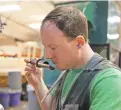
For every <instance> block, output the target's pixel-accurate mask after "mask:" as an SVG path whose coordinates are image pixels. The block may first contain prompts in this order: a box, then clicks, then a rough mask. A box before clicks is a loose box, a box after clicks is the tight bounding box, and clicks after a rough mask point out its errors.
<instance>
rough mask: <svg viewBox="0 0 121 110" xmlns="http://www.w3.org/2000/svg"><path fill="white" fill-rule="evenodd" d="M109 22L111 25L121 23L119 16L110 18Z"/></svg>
mask: <svg viewBox="0 0 121 110" xmlns="http://www.w3.org/2000/svg"><path fill="white" fill-rule="evenodd" d="M108 22H109V23H119V22H120V17H119V16H112V17H108Z"/></svg>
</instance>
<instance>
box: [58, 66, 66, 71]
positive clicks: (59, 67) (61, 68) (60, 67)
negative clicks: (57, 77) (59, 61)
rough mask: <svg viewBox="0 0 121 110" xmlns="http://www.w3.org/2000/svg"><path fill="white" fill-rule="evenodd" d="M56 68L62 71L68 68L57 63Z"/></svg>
mask: <svg viewBox="0 0 121 110" xmlns="http://www.w3.org/2000/svg"><path fill="white" fill-rule="evenodd" d="M56 68H57V69H58V70H60V71H63V70H67V68H65V67H62V66H60V65H56Z"/></svg>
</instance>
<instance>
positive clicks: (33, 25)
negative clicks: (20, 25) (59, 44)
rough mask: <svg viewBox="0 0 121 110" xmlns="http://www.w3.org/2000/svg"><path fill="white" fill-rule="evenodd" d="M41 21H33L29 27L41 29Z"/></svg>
mask: <svg viewBox="0 0 121 110" xmlns="http://www.w3.org/2000/svg"><path fill="white" fill-rule="evenodd" d="M40 26H41V23H32V24H29V27H31V28H34V29H40Z"/></svg>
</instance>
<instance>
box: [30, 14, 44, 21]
mask: <svg viewBox="0 0 121 110" xmlns="http://www.w3.org/2000/svg"><path fill="white" fill-rule="evenodd" d="M45 16H46V15H32V16H30V18H31V19H33V20H43V19H44V18H45Z"/></svg>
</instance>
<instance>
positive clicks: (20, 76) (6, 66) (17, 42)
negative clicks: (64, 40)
mask: <svg viewBox="0 0 121 110" xmlns="http://www.w3.org/2000/svg"><path fill="white" fill-rule="evenodd" d="M61 5H67V6H74V7H77V8H78V9H80V10H81V11H82V12H83V13H84V14H85V15H86V16H87V19H88V24H89V43H90V46H91V47H92V49H93V50H94V51H95V52H97V53H99V54H100V55H102V56H104V57H105V58H107V59H109V60H110V61H112V62H113V63H115V64H116V65H118V66H119V67H120V68H121V2H120V1H116V0H115V1H111V0H109V1H92V0H83V1H82V0H78V1H77V0H0V104H2V105H3V106H4V108H5V109H6V110H41V108H40V106H39V104H38V101H37V99H36V96H35V93H34V89H33V88H32V86H31V85H29V84H28V83H27V81H26V79H25V76H24V74H25V72H24V67H25V65H26V64H25V62H24V58H44V57H45V52H44V47H43V45H42V43H41V36H40V26H41V22H42V20H43V19H44V17H45V16H46V15H47V14H48V13H49V12H50V11H51V10H53V9H54V8H55V7H57V6H61ZM47 61H48V62H49V63H50V64H52V62H51V61H50V60H47ZM52 65H53V64H52ZM53 66H55V65H53ZM41 71H42V72H43V74H44V80H45V83H46V84H47V86H48V88H50V87H51V85H52V84H53V82H54V81H55V80H56V79H57V77H58V75H59V74H60V71H59V70H57V69H56V70H54V71H50V70H48V69H41Z"/></svg>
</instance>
